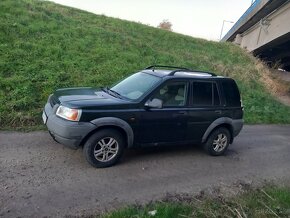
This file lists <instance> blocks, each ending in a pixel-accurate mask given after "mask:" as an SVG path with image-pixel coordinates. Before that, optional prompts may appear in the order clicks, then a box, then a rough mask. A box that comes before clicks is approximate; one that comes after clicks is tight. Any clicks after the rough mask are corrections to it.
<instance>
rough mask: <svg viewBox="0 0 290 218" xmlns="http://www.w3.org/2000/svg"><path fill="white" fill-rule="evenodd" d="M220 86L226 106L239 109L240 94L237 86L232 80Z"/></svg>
mask: <svg viewBox="0 0 290 218" xmlns="http://www.w3.org/2000/svg"><path fill="white" fill-rule="evenodd" d="M222 86H223V90H224V95H225V99H226V104H227V106H230V107H240V106H241V101H240V93H239V90H238V86H237V84H236V83H235V82H234V81H233V80H226V81H223V82H222Z"/></svg>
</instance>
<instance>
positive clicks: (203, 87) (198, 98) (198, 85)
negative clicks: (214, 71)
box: [192, 82, 220, 106]
mask: <svg viewBox="0 0 290 218" xmlns="http://www.w3.org/2000/svg"><path fill="white" fill-rule="evenodd" d="M192 101H193V105H195V106H213V105H220V98H219V94H218V90H217V86H216V83H212V82H193V95H192Z"/></svg>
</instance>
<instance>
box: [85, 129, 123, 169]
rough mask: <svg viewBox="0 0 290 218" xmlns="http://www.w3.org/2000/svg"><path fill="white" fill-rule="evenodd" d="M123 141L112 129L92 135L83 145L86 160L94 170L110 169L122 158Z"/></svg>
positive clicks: (120, 135)
mask: <svg viewBox="0 0 290 218" xmlns="http://www.w3.org/2000/svg"><path fill="white" fill-rule="evenodd" d="M124 148H125V141H124V138H123V136H122V134H121V133H120V132H119V131H117V130H114V129H103V130H100V131H97V132H96V133H95V134H93V135H92V136H91V137H90V138H89V139H88V140H87V141H86V143H85V144H84V147H83V153H84V156H85V158H86V160H87V161H88V162H89V163H90V164H91V165H92V166H94V167H96V168H104V167H110V166H113V165H114V164H116V163H117V162H118V161H119V160H120V158H121V157H122V154H123V151H124Z"/></svg>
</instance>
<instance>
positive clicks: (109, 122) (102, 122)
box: [80, 117, 134, 148]
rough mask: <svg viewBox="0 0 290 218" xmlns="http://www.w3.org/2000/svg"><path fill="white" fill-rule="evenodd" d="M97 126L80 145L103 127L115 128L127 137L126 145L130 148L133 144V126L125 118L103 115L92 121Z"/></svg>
mask: <svg viewBox="0 0 290 218" xmlns="http://www.w3.org/2000/svg"><path fill="white" fill-rule="evenodd" d="M91 123H92V124H94V125H95V126H96V128H95V129H93V130H92V131H91V132H89V133H88V134H87V135H86V136H85V137H84V138H83V139H82V141H81V143H80V146H81V147H82V146H83V145H84V144H85V142H86V141H87V140H88V139H89V138H90V137H91V136H92V135H93V134H95V133H96V132H98V131H100V130H103V129H115V130H117V131H118V132H120V133H121V134H122V136H123V137H124V139H125V142H126V143H125V145H126V147H128V148H130V147H132V146H133V142H134V133H133V130H132V128H131V126H130V125H129V124H128V123H127V122H126V121H124V120H122V119H120V118H116V117H103V118H99V119H95V120H92V121H91Z"/></svg>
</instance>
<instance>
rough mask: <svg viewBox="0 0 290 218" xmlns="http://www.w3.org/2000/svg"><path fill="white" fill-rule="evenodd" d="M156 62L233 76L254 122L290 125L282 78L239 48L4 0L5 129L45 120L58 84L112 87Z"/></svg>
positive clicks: (0, 116) (0, 67)
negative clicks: (276, 90)
mask: <svg viewBox="0 0 290 218" xmlns="http://www.w3.org/2000/svg"><path fill="white" fill-rule="evenodd" d="M154 62H157V63H159V64H166V65H178V66H185V67H190V68H192V69H198V70H205V71H213V72H215V73H217V74H219V75H226V76H231V77H233V78H234V79H236V80H237V82H238V85H239V87H240V90H241V93H242V97H243V103H244V106H245V112H246V113H245V120H246V122H247V123H290V110H289V107H287V106H284V105H282V104H281V103H279V102H277V101H276V100H275V99H274V97H272V95H271V94H270V93H269V91H267V90H269V87H270V89H271V88H273V87H276V85H275V82H273V81H272V80H271V78H270V77H269V76H268V75H267V74H266V72H265V68H264V67H263V65H262V64H261V63H258V62H257V61H256V60H255V58H253V57H251V56H250V55H248V54H247V53H245V52H244V51H243V50H242V49H240V48H238V47H237V46H234V45H232V44H229V43H218V42H210V41H206V40H202V39H196V38H192V37H189V36H184V35H180V34H176V33H171V32H167V31H164V30H160V29H156V28H153V27H148V26H146V25H141V24H138V23H134V22H128V21H123V20H120V19H113V18H109V17H106V16H97V15H94V14H91V13H88V12H84V11H80V10H77V9H72V8H68V7H64V6H60V5H57V4H54V3H51V2H45V1H37V0H17V1H11V0H1V1H0V78H1V79H0V128H1V129H5V128H17V127H24V126H30V127H31V126H37V125H39V124H41V111H42V107H43V105H44V104H45V102H46V99H47V97H48V95H49V94H50V93H52V92H53V91H54V90H55V89H57V88H61V87H71V86H93V87H99V86H106V85H110V84H112V83H113V82H116V81H118V80H120V79H121V78H123V77H125V76H127V75H129V74H131V73H133V72H135V71H137V70H140V69H143V68H144V67H146V66H148V65H152V64H153V63H154ZM265 81H267V83H265ZM265 84H266V85H267V84H268V85H269V87H268V89H267V88H266V85H265Z"/></svg>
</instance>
